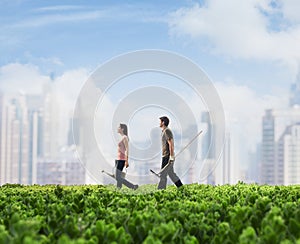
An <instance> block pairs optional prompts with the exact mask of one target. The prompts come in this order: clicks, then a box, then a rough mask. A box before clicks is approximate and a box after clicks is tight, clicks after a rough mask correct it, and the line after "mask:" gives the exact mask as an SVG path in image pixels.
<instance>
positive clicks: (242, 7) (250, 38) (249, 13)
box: [169, 0, 300, 65]
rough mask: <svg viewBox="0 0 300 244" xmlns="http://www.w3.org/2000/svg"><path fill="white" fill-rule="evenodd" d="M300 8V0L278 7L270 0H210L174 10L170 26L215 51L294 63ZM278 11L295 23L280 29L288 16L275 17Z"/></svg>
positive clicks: (299, 47)
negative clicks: (203, 3) (202, 3)
mask: <svg viewBox="0 0 300 244" xmlns="http://www.w3.org/2000/svg"><path fill="white" fill-rule="evenodd" d="M299 8H300V2H299V1H292V0H290V1H282V6H281V5H280V6H276V7H274V6H272V5H271V1H270V0H264V1H258V0H245V1H239V0H227V1H218V0H207V1H205V5H203V6H200V5H199V4H195V5H194V6H193V7H191V8H181V9H179V10H177V11H176V12H174V13H172V14H171V15H170V20H169V28H170V33H171V34H172V35H174V36H189V37H191V38H192V39H193V40H195V41H197V42H198V43H199V45H206V47H207V46H208V48H209V49H210V51H211V52H212V53H217V54H221V55H226V56H229V57H233V58H243V59H252V58H254V59H262V60H280V61H284V62H288V63H293V64H294V65H295V61H297V60H298V59H300V25H299V17H298V16H299V14H296V13H299ZM297 10H298V11H297ZM278 11H279V15H280V13H283V14H284V15H285V18H287V20H288V21H293V23H294V25H290V26H288V28H285V29H280V28H281V25H282V21H287V20H282V19H280V18H279V17H277V19H272V18H274V14H278V13H277V12H278ZM274 25H276V26H274Z"/></svg>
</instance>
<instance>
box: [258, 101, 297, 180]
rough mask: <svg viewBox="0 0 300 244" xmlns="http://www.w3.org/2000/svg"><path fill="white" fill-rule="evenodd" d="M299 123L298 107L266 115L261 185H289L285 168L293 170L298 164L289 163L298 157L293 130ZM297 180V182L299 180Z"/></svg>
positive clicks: (271, 111)
mask: <svg viewBox="0 0 300 244" xmlns="http://www.w3.org/2000/svg"><path fill="white" fill-rule="evenodd" d="M299 122H300V107H299V106H295V105H294V107H290V108H288V109H284V110H275V109H269V110H266V111H265V115H264V116H263V126H262V159H261V175H260V179H261V183H263V184H271V185H277V184H280V185H281V184H288V183H287V182H289V181H290V180H289V179H287V177H288V172H287V171H286V170H287V167H294V168H291V169H289V170H296V168H295V167H298V166H297V164H298V165H299V163H300V161H298V162H296V163H292V161H293V160H294V158H295V155H297V152H296V151H297V146H295V145H297V143H296V142H297V133H296V132H297V130H296V128H298V127H297V124H298V123H299ZM292 132H294V133H292ZM293 143H296V144H295V145H293ZM291 160H292V161H291ZM292 165H294V166H292ZM298 180H299V182H300V179H298Z"/></svg>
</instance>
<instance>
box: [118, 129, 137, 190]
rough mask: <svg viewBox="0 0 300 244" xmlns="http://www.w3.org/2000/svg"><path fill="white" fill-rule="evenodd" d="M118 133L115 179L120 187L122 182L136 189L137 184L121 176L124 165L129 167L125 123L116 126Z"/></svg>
mask: <svg viewBox="0 0 300 244" xmlns="http://www.w3.org/2000/svg"><path fill="white" fill-rule="evenodd" d="M118 133H119V134H120V135H121V140H120V141H119V143H118V157H117V160H116V180H117V187H118V188H121V187H122V184H124V185H125V186H127V187H129V188H131V189H134V190H136V189H137V188H138V185H134V184H132V183H130V182H129V181H127V180H126V179H125V178H123V177H122V171H123V168H124V166H125V167H126V168H128V167H129V164H128V152H129V151H128V130H127V125H125V124H120V126H119V127H118Z"/></svg>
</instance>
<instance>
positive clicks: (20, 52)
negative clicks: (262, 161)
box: [0, 0, 300, 144]
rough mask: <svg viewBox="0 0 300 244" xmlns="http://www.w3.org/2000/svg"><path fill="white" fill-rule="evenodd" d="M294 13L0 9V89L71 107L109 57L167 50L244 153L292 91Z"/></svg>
mask: <svg viewBox="0 0 300 244" xmlns="http://www.w3.org/2000/svg"><path fill="white" fill-rule="evenodd" d="M299 13H300V2H299V1H297V0H277V1H276V0H245V1H240V0H226V1H225V0H224V1H218V0H205V1H192V0H188V1H177V0H172V1H171V0H168V1H30V0H15V1H14V0H13V1H9V0H2V1H0V88H1V89H2V90H4V91H6V90H10V91H11V90H13V89H14V88H15V89H16V90H18V89H22V90H25V91H27V90H28V92H33V91H36V87H37V86H38V85H39V82H40V83H42V82H45V81H47V80H49V79H50V78H52V79H54V80H55V82H56V83H57V84H58V87H60V88H61V89H64V88H65V87H68V88H69V89H68V91H67V93H66V94H62V96H66V97H70V98H74V97H76V94H77V93H78V90H79V89H80V87H81V86H82V84H83V82H84V79H86V78H87V76H88V75H89V74H90V73H91V72H92V71H93V70H95V69H96V68H97V67H98V66H99V65H101V64H102V63H103V62H105V61H107V60H109V59H111V58H113V57H114V56H116V55H120V54H122V53H125V52H129V51H134V50H140V49H163V50H169V51H172V52H176V53H178V54H180V55H183V56H186V57H188V58H189V59H191V60H193V61H194V62H195V63H196V64H198V65H199V66H200V67H201V68H202V69H203V70H204V71H205V72H206V73H207V75H208V76H209V77H210V78H211V80H212V81H213V83H214V84H215V86H216V88H217V89H218V91H219V93H220V97H221V99H222V101H223V103H224V109H225V112H226V117H227V121H228V124H229V125H230V124H231V123H233V122H234V123H239V124H240V125H243V126H244V125H245V123H247V126H248V129H246V132H247V133H249V134H251V135H252V134H255V136H253V140H252V144H253V142H254V141H257V140H259V138H260V134H259V132H260V124H261V120H260V118H261V117H260V116H261V115H262V114H263V111H264V109H265V108H270V107H274V108H275V107H277V106H284V105H285V103H286V102H287V99H288V91H289V87H290V85H291V83H293V82H295V79H296V75H297V73H298V69H299V60H300V17H299V16H300V15H299ZM70 84H72V86H70ZM72 89H73V90H72ZM68 92H69V93H68ZM72 92H73V93H72ZM74 94H75V95H74ZM237 100H238V101H239V102H238V103H237V102H236V101H237ZM253 117H255V118H256V120H255V121H254V120H253V121H252V119H253ZM249 118H251V119H250V122H249Z"/></svg>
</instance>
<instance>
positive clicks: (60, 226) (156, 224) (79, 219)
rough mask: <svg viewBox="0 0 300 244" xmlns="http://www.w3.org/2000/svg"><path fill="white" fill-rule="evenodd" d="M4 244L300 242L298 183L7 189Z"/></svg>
mask: <svg viewBox="0 0 300 244" xmlns="http://www.w3.org/2000/svg"><path fill="white" fill-rule="evenodd" d="M0 243H30V244H31V243H51V244H52V243H222V244H223V243H272V244H274V243H285V244H287V243H299V244H300V186H298V185H296V186H267V185H262V186H259V185H255V184H250V185H247V184H243V183H239V184H236V185H223V186H210V185H198V184H192V185H185V186H183V187H181V188H179V189H177V188H176V187H174V186H168V188H167V189H166V190H163V191H158V190H156V186H155V185H145V186H141V187H140V188H139V189H138V190H137V191H133V190H131V189H128V188H126V187H124V188H122V189H121V190H117V189H116V188H115V186H112V185H110V186H103V185H84V186H59V185H57V186H55V185H47V186H39V185H34V186H22V185H11V184H7V185H3V186H2V187H0Z"/></svg>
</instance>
